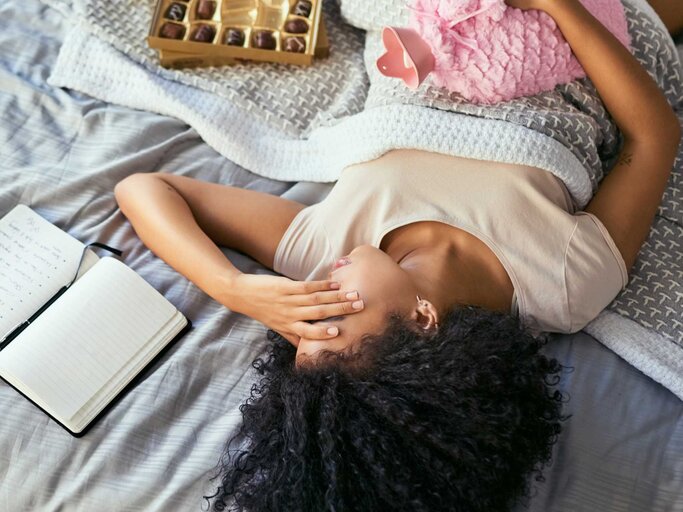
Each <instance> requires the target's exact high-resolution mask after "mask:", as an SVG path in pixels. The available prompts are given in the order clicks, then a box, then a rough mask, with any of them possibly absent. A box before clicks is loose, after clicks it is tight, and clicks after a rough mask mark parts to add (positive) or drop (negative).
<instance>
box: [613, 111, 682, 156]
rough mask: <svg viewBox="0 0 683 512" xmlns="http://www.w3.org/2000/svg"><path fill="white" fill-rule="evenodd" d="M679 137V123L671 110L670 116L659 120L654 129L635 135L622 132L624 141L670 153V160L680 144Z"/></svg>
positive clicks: (680, 132)
mask: <svg viewBox="0 0 683 512" xmlns="http://www.w3.org/2000/svg"><path fill="white" fill-rule="evenodd" d="M681 135H683V131H682V130H681V121H680V120H679V119H678V116H677V115H676V113H674V111H673V110H671V111H670V114H668V115H667V116H665V117H662V118H661V119H660V120H659V123H658V124H657V127H656V128H652V129H649V130H647V131H646V132H640V133H635V134H629V133H626V132H624V140H625V141H630V142H633V143H635V144H638V145H641V144H644V145H647V146H649V147H651V148H653V147H654V148H657V150H658V151H660V152H661V151H666V152H667V153H671V155H672V158H674V159H675V158H676V155H677V154H678V147H679V145H680V143H681ZM660 154H661V153H660Z"/></svg>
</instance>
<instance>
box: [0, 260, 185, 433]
mask: <svg viewBox="0 0 683 512" xmlns="http://www.w3.org/2000/svg"><path fill="white" fill-rule="evenodd" d="M176 311H177V310H176V309H175V307H174V306H173V305H172V304H171V303H170V302H168V301H167V300H166V299H165V298H164V297H163V296H162V295H161V294H160V293H159V292H157V291H156V290H155V289H154V288H152V287H151V286H150V285H149V284H148V283H147V282H146V281H145V280H144V279H143V278H142V277H140V276H139V275H137V274H136V273H135V272H134V271H133V270H131V269H129V268H128V267H126V266H125V265H124V264H123V263H121V262H119V261H118V260H115V259H113V258H108V257H107V258H102V259H100V260H99V261H98V262H97V263H96V264H95V266H93V268H92V269H91V270H90V271H89V272H88V273H87V274H85V275H84V276H83V277H82V278H81V279H79V280H78V281H77V282H76V283H74V284H73V285H72V286H71V288H70V289H69V290H68V291H67V292H66V293H65V294H64V295H62V296H61V297H60V298H59V299H58V300H57V301H56V302H55V303H54V304H53V305H52V306H51V307H50V308H49V309H47V310H46V311H45V312H44V313H43V314H42V315H41V316H40V317H38V319H37V320H36V321H35V322H34V323H33V324H31V325H30V326H29V327H27V328H26V330H25V331H24V332H22V333H21V335H20V336H19V337H18V338H16V339H15V340H14V341H13V342H12V343H10V344H9V345H8V346H7V347H6V348H5V349H4V350H3V351H2V352H0V373H2V374H3V375H5V374H11V375H12V376H13V377H14V378H16V379H17V380H19V381H20V382H21V383H22V384H23V386H25V387H26V388H28V389H29V390H30V394H31V395H34V396H36V397H38V398H39V399H40V401H41V402H43V403H45V404H47V405H48V407H49V408H50V410H52V411H54V413H55V415H56V416H58V417H59V418H61V419H62V420H63V421H68V420H70V419H71V418H72V417H73V416H74V415H75V414H76V413H77V412H78V411H79V409H81V407H82V406H83V405H84V404H85V403H86V402H88V400H89V399H90V398H92V397H93V396H94V395H95V394H96V393H97V392H98V391H99V390H100V389H101V388H102V387H103V386H104V385H105V384H106V383H107V382H109V381H110V380H111V379H112V377H114V376H115V375H116V374H117V373H120V372H121V371H122V369H123V368H125V367H126V365H127V364H128V363H129V362H130V361H131V359H132V358H133V357H134V356H135V354H136V353H137V352H138V351H139V350H140V349H141V348H143V347H144V345H145V344H146V343H147V342H148V341H149V340H150V339H151V338H153V337H154V335H155V334H156V333H157V331H158V330H159V329H160V328H161V327H162V326H163V325H164V324H166V322H168V321H169V320H170V319H171V317H172V316H173V315H174V314H175V313H176ZM27 394H28V393H27ZM29 396H30V395H29Z"/></svg>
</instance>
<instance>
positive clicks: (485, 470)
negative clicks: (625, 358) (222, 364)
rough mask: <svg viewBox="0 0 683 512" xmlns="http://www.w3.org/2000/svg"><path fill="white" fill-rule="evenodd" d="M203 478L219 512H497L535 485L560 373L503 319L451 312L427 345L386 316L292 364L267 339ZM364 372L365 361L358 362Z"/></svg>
mask: <svg viewBox="0 0 683 512" xmlns="http://www.w3.org/2000/svg"><path fill="white" fill-rule="evenodd" d="M268 337H269V339H270V340H271V341H273V344H272V347H271V349H270V351H269V353H268V355H267V356H266V357H264V358H258V359H256V360H255V361H254V363H253V366H254V368H255V369H256V370H257V372H258V374H260V375H261V376H262V377H261V379H260V382H259V383H258V384H255V385H254V386H253V387H252V392H251V397H250V398H249V399H248V400H247V401H246V403H244V404H243V405H242V406H241V407H240V410H241V412H242V415H243V419H244V421H243V423H242V426H241V429H240V431H239V432H238V433H237V434H236V435H235V436H234V437H233V438H232V439H230V441H228V443H227V445H226V449H225V452H224V453H223V456H222V457H221V459H220V462H219V465H218V467H217V474H216V475H215V476H213V477H212V478H211V481H213V480H215V479H217V478H219V477H220V478H221V480H220V485H219V486H218V489H217V491H216V493H215V494H213V495H211V496H204V498H205V499H206V500H207V501H208V502H209V506H210V500H211V499H213V498H215V502H214V510H224V509H225V508H226V507H229V509H230V510H235V511H242V510H247V511H250V512H261V511H269V512H276V511H287V512H296V511H338V512H346V511H349V512H351V511H379V510H406V511H408V510H410V511H411V512H417V511H430V512H434V511H439V510H448V511H456V512H457V511H463V512H478V511H486V512H493V511H503V510H509V509H510V508H511V507H512V505H514V503H515V502H517V501H518V500H520V499H521V498H527V499H528V497H529V492H530V482H529V481H530V477H531V476H534V477H535V480H536V481H543V476H542V469H543V467H544V466H545V465H546V464H547V463H548V462H549V461H550V460H551V455H552V446H553V444H554V443H555V442H556V441H557V439H558V436H559V434H560V431H561V422H562V421H564V420H566V419H567V418H568V417H569V416H563V415H562V414H561V409H562V403H563V401H564V400H563V398H564V397H563V395H562V393H561V392H560V391H559V390H554V391H553V390H552V389H551V388H552V387H553V386H556V385H557V384H558V383H559V381H560V376H559V373H560V372H561V371H562V369H563V368H564V367H563V365H561V364H560V363H559V362H558V361H557V360H555V359H548V358H546V357H545V356H544V355H542V354H541V353H540V352H539V349H540V348H541V347H542V345H543V344H544V343H545V340H542V339H536V338H534V337H532V336H531V335H530V334H528V333H527V332H525V331H523V330H521V329H520V328H519V326H518V322H517V320H516V319H514V318H512V317H510V316H509V315H503V314H500V313H493V312H490V311H485V310H482V309H477V308H462V309H456V310H454V311H452V312H451V313H450V314H449V315H448V316H447V318H446V319H445V321H444V322H443V323H442V324H441V327H440V328H439V331H438V332H437V333H435V334H432V335H426V334H425V335H420V334H419V333H416V332H415V330H414V329H413V328H412V327H411V325H410V324H409V322H407V321H405V320H403V319H401V318H400V317H398V316H396V315H393V314H392V315H390V317H389V322H388V326H387V328H386V330H385V332H384V333H382V334H381V335H376V336H367V337H365V338H363V339H362V340H360V341H359V343H358V349H357V350H354V351H352V352H351V351H347V352H341V353H336V352H331V351H324V352H322V353H318V354H317V357H316V360H315V364H308V363H307V364H304V365H299V366H298V367H297V366H296V365H295V364H294V363H295V355H296V349H295V348H294V347H293V346H291V345H290V344H289V343H288V342H287V341H286V340H284V339H283V338H281V337H280V336H279V335H277V334H275V333H274V332H272V331H270V332H269V336H268ZM361 363H362V364H361Z"/></svg>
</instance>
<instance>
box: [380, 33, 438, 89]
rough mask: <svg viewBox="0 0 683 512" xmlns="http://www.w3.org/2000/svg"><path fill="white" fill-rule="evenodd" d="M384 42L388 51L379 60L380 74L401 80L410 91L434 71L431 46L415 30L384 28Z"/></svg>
mask: <svg viewBox="0 0 683 512" xmlns="http://www.w3.org/2000/svg"><path fill="white" fill-rule="evenodd" d="M382 42H383V43H384V48H386V50H387V51H386V53H384V55H382V56H381V57H380V58H379V59H377V69H379V72H380V73H382V74H383V75H385V76H388V77H392V78H400V79H401V80H403V81H404V82H405V84H406V85H407V86H408V87H409V88H410V89H417V88H418V86H419V85H420V84H421V83H422V82H423V81H424V79H425V78H427V75H429V73H431V72H432V70H433V69H434V55H433V54H432V50H431V48H430V47H429V45H428V44H427V43H426V42H425V41H424V39H422V38H421V37H420V34H418V33H417V32H416V31H415V30H412V29H410V28H399V27H384V28H383V29H382Z"/></svg>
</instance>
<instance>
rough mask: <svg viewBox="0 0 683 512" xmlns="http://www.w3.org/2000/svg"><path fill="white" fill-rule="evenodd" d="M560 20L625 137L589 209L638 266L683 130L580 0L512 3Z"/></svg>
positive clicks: (647, 79)
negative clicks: (617, 155) (616, 158)
mask: <svg viewBox="0 0 683 512" xmlns="http://www.w3.org/2000/svg"><path fill="white" fill-rule="evenodd" d="M507 3H508V4H509V5H511V6H513V7H520V8H522V9H526V8H536V9H540V10H543V11H545V12H546V13H548V14H549V15H550V16H552V17H553V19H554V20H555V22H556V23H557V25H558V27H559V28H560V30H561V31H562V34H563V35H564V37H565V39H566V40H567V42H568V43H569V45H570V46H571V48H572V50H573V52H574V54H575V55H576V58H577V59H578V60H579V62H580V63H581V65H582V66H583V68H584V70H585V71H586V74H587V75H588V77H589V78H590V79H591V81H592V82H593V84H594V85H595V87H596V89H597V90H598V93H599V94H600V97H601V98H602V101H603V102H604V104H605V106H606V107H607V110H608V111H609V113H610V114H611V116H612V118H613V119H614V121H615V123H616V124H617V126H618V127H619V129H620V130H621V132H622V134H623V136H624V145H623V147H622V149H621V153H620V155H619V158H618V162H617V164H616V165H615V166H614V168H613V169H612V170H611V171H610V173H609V175H608V176H607V177H606V178H605V179H604V180H603V181H602V183H601V184H600V187H599V189H598V191H597V193H596V194H595V196H594V198H593V199H592V200H591V202H590V203H589V204H588V206H587V207H586V211H587V212H590V213H593V214H594V215H595V216H596V217H598V218H599V219H600V221H601V222H602V223H603V224H604V225H605V227H606V228H607V230H608V232H609V233H610V235H611V237H612V238H613V240H614V242H615V244H616V245H617V247H618V248H619V251H620V252H621V254H622V256H623V257H624V260H625V262H626V267H627V268H631V266H632V265H633V263H634V262H635V259H636V257H637V255H638V252H639V251H640V248H641V246H642V244H643V242H644V241H645V239H646V237H647V235H648V233H649V230H650V226H651V225H652V221H653V219H654V216H655V213H656V212H657V208H658V207H659V204H660V202H661V199H662V195H663V193H664V189H665V187H666V183H667V181H668V178H669V175H670V173H671V169H672V167H673V163H674V160H675V158H676V154H677V150H678V144H679V140H680V135H681V130H680V125H679V121H678V118H677V117H676V115H675V114H674V112H673V110H672V109H671V107H670V106H669V104H668V102H667V100H666V98H665V97H664V94H663V93H662V91H661V90H660V89H659V87H658V86H657V84H656V83H655V82H654V81H653V80H652V78H650V76H649V75H648V73H647V71H645V69H643V67H642V66H641V65H640V64H639V63H638V61H636V59H635V58H634V57H633V56H632V55H631V53H630V52H629V51H628V50H627V49H626V48H625V47H624V46H623V45H622V44H621V43H620V42H619V41H618V40H617V39H616V38H615V37H614V36H613V35H612V34H611V33H610V32H609V31H608V30H607V29H606V28H605V27H604V26H603V25H602V24H601V23H600V22H599V21H598V20H596V19H595V17H593V16H592V15H591V14H590V13H589V12H588V11H587V10H586V9H585V8H584V7H583V5H581V3H580V2H579V0H507Z"/></svg>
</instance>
